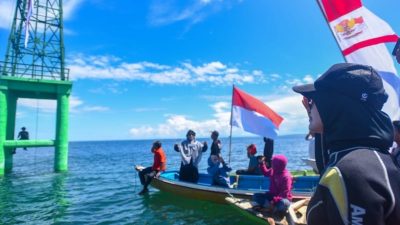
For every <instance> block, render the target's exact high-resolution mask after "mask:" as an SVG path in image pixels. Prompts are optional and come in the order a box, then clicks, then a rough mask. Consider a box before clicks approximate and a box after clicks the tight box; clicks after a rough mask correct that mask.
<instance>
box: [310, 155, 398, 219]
mask: <svg viewBox="0 0 400 225" xmlns="http://www.w3.org/2000/svg"><path fill="white" fill-rule="evenodd" d="M360 175H361V176H360ZM398 200H400V171H399V169H398V168H397V167H396V166H395V164H394V163H393V161H392V158H391V156H390V154H389V153H387V152H381V151H377V150H376V149H370V148H364V147H355V148H349V149H343V150H341V151H338V152H335V153H333V154H331V156H330V162H329V166H328V168H326V171H325V173H324V175H323V176H322V178H321V180H320V182H319V185H318V188H317V190H316V192H315V194H314V196H313V198H312V200H311V202H310V204H309V207H308V212H307V224H309V225H316V224H326V225H342V224H343V225H344V224H360V225H361V224H363V225H367V224H368V225H383V224H386V225H399V221H400V204H399V203H398V202H396V201H398ZM328 221H329V222H328Z"/></svg>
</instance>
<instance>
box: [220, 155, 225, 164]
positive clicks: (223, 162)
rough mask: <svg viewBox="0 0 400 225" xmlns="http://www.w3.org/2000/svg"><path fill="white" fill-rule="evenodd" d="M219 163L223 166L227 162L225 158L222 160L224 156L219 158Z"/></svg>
mask: <svg viewBox="0 0 400 225" xmlns="http://www.w3.org/2000/svg"><path fill="white" fill-rule="evenodd" d="M219 161H220V162H221V163H222V164H225V160H224V158H222V156H220V157H219Z"/></svg>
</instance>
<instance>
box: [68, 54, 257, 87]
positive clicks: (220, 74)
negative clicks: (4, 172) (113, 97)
mask: <svg viewBox="0 0 400 225" xmlns="http://www.w3.org/2000/svg"><path fill="white" fill-rule="evenodd" d="M68 68H70V78H71V79H72V80H77V79H112V80H119V81H120V80H140V81H145V82H149V83H155V84H174V85H179V84H190V85H195V84H197V83H211V84H212V85H231V84H233V83H235V84H244V83H255V82H257V83H262V82H264V80H265V79H264V75H263V73H262V72H261V71H260V70H254V71H250V72H248V71H247V70H241V69H239V68H237V67H234V66H228V65H225V64H223V63H221V62H219V61H214V62H210V63H205V64H202V65H199V66H195V65H192V64H191V63H190V62H184V63H181V64H180V65H178V66H170V65H162V64H157V63H152V62H135V63H129V62H124V61H122V60H121V59H119V58H117V57H114V56H84V55H81V54H78V55H74V56H72V57H70V60H69V65H68Z"/></svg>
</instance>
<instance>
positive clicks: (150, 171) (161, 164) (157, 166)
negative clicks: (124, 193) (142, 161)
mask: <svg viewBox="0 0 400 225" xmlns="http://www.w3.org/2000/svg"><path fill="white" fill-rule="evenodd" d="M151 152H152V153H153V154H154V161H153V166H150V167H147V168H145V169H142V170H139V169H137V170H139V178H140V183H142V185H143V189H142V190H141V191H140V192H139V195H143V194H145V193H147V192H149V189H148V188H147V186H149V184H150V183H151V180H152V179H153V178H154V177H158V176H160V173H161V172H163V171H165V169H166V163H167V157H166V156H165V153H164V150H163V149H162V147H161V142H160V141H155V142H154V143H153V146H152V147H151Z"/></svg>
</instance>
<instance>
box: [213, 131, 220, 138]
mask: <svg viewBox="0 0 400 225" xmlns="http://www.w3.org/2000/svg"><path fill="white" fill-rule="evenodd" d="M211 134H214V135H215V136H217V137H218V136H219V133H218V131H216V130H214V131H213V132H211Z"/></svg>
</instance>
